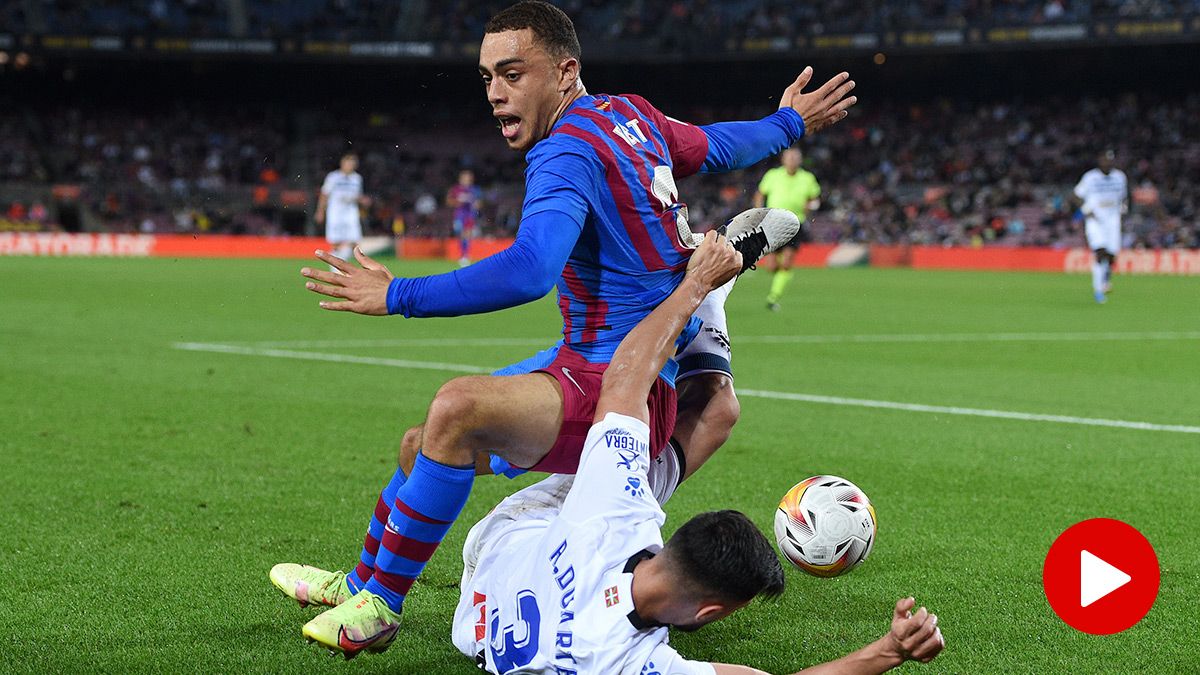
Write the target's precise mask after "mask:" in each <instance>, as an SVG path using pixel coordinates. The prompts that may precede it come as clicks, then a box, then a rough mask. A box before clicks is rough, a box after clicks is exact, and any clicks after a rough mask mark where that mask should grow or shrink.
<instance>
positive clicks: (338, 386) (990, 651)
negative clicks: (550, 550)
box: [0, 258, 1200, 673]
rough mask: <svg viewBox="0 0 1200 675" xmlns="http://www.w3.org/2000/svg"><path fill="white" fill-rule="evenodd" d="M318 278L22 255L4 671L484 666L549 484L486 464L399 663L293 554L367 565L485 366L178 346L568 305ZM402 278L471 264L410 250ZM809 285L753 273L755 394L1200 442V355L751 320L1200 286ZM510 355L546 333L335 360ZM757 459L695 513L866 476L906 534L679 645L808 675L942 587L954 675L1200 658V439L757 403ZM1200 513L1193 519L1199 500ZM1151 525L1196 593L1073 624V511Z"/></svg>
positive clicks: (247, 266)
mask: <svg viewBox="0 0 1200 675" xmlns="http://www.w3.org/2000/svg"><path fill="white" fill-rule="evenodd" d="M300 264H301V263H299V262H291V261H282V262H280V261H272V262H264V261H192V260H178V261H172V260H68V259H11V258H10V259H4V260H2V261H0V289H2V291H0V316H2V317H3V320H2V321H0V353H2V354H3V366H2V368H0V380H2V381H3V387H0V415H2V416H3V417H2V419H3V420H4V433H3V434H2V435H0V456H2V458H3V471H0V491H2V493H3V495H4V509H3V514H4V515H3V518H2V519H0V579H3V580H4V582H3V587H4V611H2V612H0V634H2V635H3V636H4V637H3V638H0V664H2V665H0V669H3V670H15V671H54V672H70V671H108V672H185V671H204V672H250V671H269V672H295V673H300V672H338V673H360V672H392V673H394V672H402V673H470V672H477V671H475V669H474V668H473V665H472V664H471V663H470V662H469V661H468V660H467V659H466V658H464V657H462V656H460V655H459V654H458V653H457V652H456V651H455V650H454V648H453V646H452V645H451V643H450V640H449V633H450V619H451V614H452V610H453V606H454V604H455V601H456V598H457V582H458V578H459V574H460V571H461V558H460V551H461V545H462V540H463V537H464V536H465V533H466V531H467V529H468V525H469V523H471V522H474V521H475V520H476V519H478V518H479V517H480V516H482V515H483V514H484V513H485V512H486V511H487V510H488V509H489V508H490V507H491V506H492V505H493V504H495V502H496V501H498V500H499V499H500V498H501V497H502V496H503V495H505V494H507V493H509V492H511V491H512V490H514V489H515V488H516V487H518V486H519V485H523V484H526V483H528V482H529V480H528V479H523V480H519V481H515V482H512V481H508V480H506V479H502V478H491V479H489V478H483V479H480V480H478V481H477V482H476V486H475V492H474V495H473V496H472V498H471V501H470V503H469V504H468V505H467V508H466V510H465V512H464V514H463V520H462V522H460V523H459V524H458V525H456V526H455V527H454V528H453V530H452V531H451V533H450V535H449V538H448V539H447V541H446V543H445V545H444V546H442V548H441V549H440V550H439V551H438V553H437V555H436V556H435V557H434V559H433V561H432V564H431V565H430V568H429V571H428V572H427V574H426V575H425V576H424V577H423V578H422V579H421V581H420V582H419V583H418V584H417V586H416V587H415V591H414V592H413V595H412V596H411V601H410V603H409V605H408V607H407V608H406V612H405V625H404V628H403V633H402V635H401V637H400V639H399V641H398V642H397V643H396V645H395V646H393V647H392V649H391V650H390V651H389V652H387V653H386V654H384V655H380V656H364V657H360V658H359V659H356V660H355V661H353V662H351V663H349V664H344V663H342V662H341V661H340V660H333V659H331V658H330V657H329V656H328V655H327V654H326V653H325V652H323V651H321V650H318V649H316V648H315V647H312V646H307V645H305V644H304V643H303V641H302V639H301V635H300V626H301V625H302V624H303V622H304V621H306V620H307V619H308V618H309V617H311V616H313V615H314V614H315V610H311V609H310V610H301V609H300V608H299V607H297V606H296V605H294V604H292V603H291V602H290V601H285V600H284V598H282V596H280V595H279V594H278V593H277V592H276V591H275V590H274V589H273V588H272V587H271V585H270V583H269V582H268V580H267V570H268V569H269V568H270V567H271V565H272V564H274V563H276V562H283V561H295V562H305V563H310V564H315V565H320V566H324V567H329V568H339V567H340V568H343V569H349V566H351V565H352V564H353V561H354V558H355V556H356V555H357V552H358V547H359V544H360V542H361V539H362V534H363V531H364V528H365V526H366V522H367V518H368V517H369V515H370V513H371V509H372V506H373V504H374V502H375V499H376V496H377V494H378V490H379V488H380V486H381V485H382V483H383V482H384V480H385V479H386V477H387V476H388V475H389V474H390V472H391V468H392V467H393V465H394V458H395V448H396V447H397V444H398V440H399V438H400V435H401V433H402V431H403V430H404V429H405V428H406V427H407V426H408V425H410V424H412V423H414V422H418V421H420V420H421V419H422V418H423V415H424V411H425V407H426V405H427V404H428V402H429V400H430V398H431V397H432V395H433V393H434V392H435V391H436V389H437V387H438V386H439V384H440V383H442V382H443V381H445V380H446V379H447V378H449V377H450V376H451V375H452V374H451V373H443V372H436V371H428V370H411V369H400V368H387V367H379V366H367V365H350V364H337V363H321V362H309V361H292V360H283V359H272V358H264V357H257V356H240V355H227V354H211V353H196V352H186V351H178V350H175V349H172V348H171V344H172V343H173V342H177V341H202V342H227V341H239V342H248V341H278V340H295V339H313V340H317V339H320V340H342V339H357V340H374V339H397V338H404V339H409V338H412V339H418V338H443V337H453V338H494V337H505V338H533V339H537V338H544V339H545V343H546V344H549V343H551V342H552V341H553V338H554V336H555V335H556V331H557V329H558V319H557V316H556V310H555V308H554V307H553V305H552V303H551V302H550V301H549V300H544V301H542V302H540V303H537V304H535V305H531V306H528V307H523V308H518V309H514V310H509V311H505V312H501V313H496V314H492V315H487V316H480V317H467V318H459V319H448V320H447V319H435V320H424V321H418V320H413V321H405V320H403V319H397V318H390V319H373V318H363V317H356V316H347V315H341V314H333V313H328V312H323V311H320V310H318V309H317V307H316V300H317V299H316V297H315V296H313V295H312V294H310V293H308V292H306V291H305V290H304V289H303V287H302V280H301V278H300V277H299V275H298V274H297V270H298V268H299V266H300ZM392 264H393V269H395V271H396V272H397V273H400V274H421V273H429V272H433V271H437V270H439V269H443V268H441V267H439V266H437V265H435V264H432V263H420V264H414V263H408V262H396V261H392ZM1115 282H1116V287H1117V290H1116V292H1115V293H1114V294H1113V295H1112V297H1111V300H1110V302H1109V303H1108V304H1107V305H1105V306H1102V307H1101V306H1096V305H1094V304H1093V303H1092V301H1091V297H1090V289H1089V283H1088V279H1086V278H1084V277H1083V276H1064V275H1027V274H986V273H951V272H926V273H920V272H912V271H885V270H867V269H851V270H799V271H797V273H796V278H795V280H794V281H793V283H792V286H791V288H790V289H789V292H788V294H787V295H786V296H785V298H784V301H783V302H784V306H785V309H784V311H783V312H782V313H779V314H771V313H768V312H767V311H765V309H764V307H763V305H764V300H763V298H764V297H765V294H766V289H767V284H768V283H769V274H768V273H766V272H764V271H759V272H756V273H751V274H750V275H748V276H747V277H746V278H745V279H743V280H742V281H741V282H739V285H738V287H737V289H736V290H735V292H734V294H733V296H732V299H731V300H730V305H729V307H730V316H731V325H732V330H733V335H734V344H735V357H734V364H735V369H736V371H737V374H738V384H739V386H740V387H742V388H746V389H767V390H775V391H790V392H804V393H815V394H824V395H832V396H847V397H858V398H873V399H884V400H895V401H905V402H915V403H925V404H933V405H960V406H966V407H975V408H996V409H1003V410H1017V411H1025V412H1037V413H1055V414H1065V415H1077V416H1084V417H1108V418H1116V419H1128V420H1140V421H1148V422H1158V423H1166V424H1193V425H1194V424H1196V423H1197V419H1198V418H1197V414H1196V409H1197V408H1196V403H1197V401H1200V377H1197V376H1198V375H1200V360H1198V359H1197V356H1198V355H1200V341H1197V340H1182V339H1181V340H1161V341H1146V342H1138V341H1062V342H1021V341H1014V342H981V341H963V342H940V343H938V342H935V343H921V342H914V343H826V344H762V343H749V342H747V343H745V344H739V343H738V342H737V338H738V336H752V335H793V334H811V335H833V334H896V333H905V334H913V333H919V334H939V333H996V332H1005V333H1008V332H1076V331H1080V332H1092V331H1097V332H1111V331H1148V330H1153V331H1197V330H1200V312H1198V311H1197V306H1198V301H1200V279H1195V278H1193V279H1186V278H1165V277H1134V278H1129V277H1118V278H1117V279H1116V280H1115ZM312 351H324V352H336V353H348V354H359V355H369V356H376V357H389V358H399V359H409V360H429V361H441V362H454V363H465V364H474V365H479V366H499V365H503V364H506V363H508V362H512V361H515V360H517V359H519V358H522V357H524V356H526V355H528V354H530V353H532V352H533V351H534V347H532V346H513V345H509V346H482V345H476V346H434V347H430V346H422V347H398V346H392V347H386V348H366V347H357V348H323V349H313V350H312ZM742 405H743V415H742V419H741V422H740V424H739V425H738V427H737V429H736V430H735V431H734V434H733V437H732V439H731V440H730V442H729V443H728V444H727V446H726V447H725V448H724V449H723V450H722V451H721V452H720V453H718V454H717V456H716V457H715V458H714V459H713V461H712V462H711V463H710V464H709V465H708V466H707V467H705V469H704V470H703V471H702V472H701V473H700V474H698V475H697V476H696V477H695V478H694V479H692V480H691V481H690V482H689V483H687V484H685V485H684V486H683V487H682V488H681V489H680V491H679V493H678V495H677V496H676V497H675V499H674V500H673V501H672V502H671V503H670V504H669V505H668V508H667V512H668V522H667V534H669V532H670V531H671V530H672V529H673V528H674V527H677V526H678V525H679V524H680V523H682V522H684V521H685V520H686V519H687V518H688V517H690V516H691V515H692V514H694V513H696V512H699V511H701V510H705V509H709V508H716V507H722V508H725V507H727V508H736V509H740V510H742V511H745V512H746V513H748V514H750V516H751V517H752V518H753V519H754V520H755V521H756V522H758V523H759V525H760V526H761V527H762V528H763V531H764V532H768V533H769V532H770V527H771V522H772V516H773V512H774V507H775V504H776V501H777V500H778V499H779V497H780V496H781V495H782V494H783V493H784V492H785V491H786V490H787V489H788V488H789V487H790V486H791V485H792V484H793V483H795V482H796V481H798V480H800V479H802V478H804V477H806V476H808V475H811V474H815V473H835V474H839V475H842V476H845V477H847V478H849V479H851V480H853V481H855V482H856V483H857V484H858V485H859V486H861V487H862V488H863V489H864V490H865V491H866V492H867V494H868V495H870V497H871V498H872V500H873V501H874V503H875V505H876V508H877V510H878V514H879V526H880V529H879V538H878V541H877V544H876V547H875V551H874V553H873V554H872V557H871V559H870V560H869V561H867V563H865V564H864V565H863V566H862V567H861V568H860V569H858V570H855V571H854V572H853V573H851V574H849V575H847V576H844V577H841V578H836V579H832V580H821V579H815V578H809V577H806V576H804V575H803V574H801V573H799V572H797V571H795V570H790V569H789V571H788V590H787V592H786V594H785V595H784V597H783V598H782V599H781V600H779V601H777V602H768V603H756V604H754V605H752V606H751V607H750V608H749V609H747V610H746V611H743V612H741V613H740V614H738V615H736V616H735V617H733V618H732V619H730V620H727V621H725V622H722V623H720V624H717V625H714V626H711V627H708V628H706V629H705V630H704V631H702V632H701V633H699V634H697V635H676V636H674V639H673V640H672V644H673V645H675V646H676V647H678V648H679V649H680V651H681V652H682V653H684V654H685V655H687V656H689V657H691V658H696V659H707V660H715V661H729V662H740V663H748V664H753V665H756V666H758V667H761V668H764V669H766V670H768V671H772V672H791V671H793V670H797V669H799V668H801V667H803V666H807V665H811V664H814V663H816V662H818V661H821V660H824V659H830V658H834V657H836V656H838V655H840V654H842V653H844V652H847V651H849V650H851V649H854V648H857V647H858V646H860V645H861V644H864V643H866V642H868V641H870V640H873V639H875V638H876V637H878V636H879V635H881V634H882V633H883V632H884V631H885V630H886V628H887V618H888V616H889V614H890V611H891V605H892V603H893V602H894V601H895V600H896V599H897V598H898V597H900V596H902V595H907V594H910V593H911V594H914V595H915V596H916V597H917V598H918V601H919V602H920V603H923V604H925V605H928V606H929V607H930V608H932V609H933V610H934V611H936V612H937V613H938V614H939V616H940V617H941V624H942V626H943V629H944V631H945V634H946V637H947V641H948V647H947V650H946V652H945V653H944V655H943V656H942V657H941V658H940V659H939V660H938V661H936V662H935V663H934V664H931V665H929V666H924V667H919V666H913V665H910V666H907V667H906V668H907V670H910V671H914V672H915V671H920V672H931V673H932V672H944V673H993V672H1005V673H1048V672H1070V673H1092V672H1112V673H1132V672H1143V673H1170V672H1179V673H1184V672H1196V671H1198V670H1200V656H1198V655H1197V652H1198V650H1197V643H1196V641H1195V640H1196V638H1195V636H1196V634H1197V616H1198V614H1197V612H1196V609H1195V598H1196V596H1197V594H1200V544H1198V543H1197V537H1196V534H1197V530H1196V528H1195V524H1194V520H1195V518H1194V513H1193V512H1192V509H1194V507H1195V504H1196V502H1195V494H1196V486H1197V484H1198V482H1197V478H1198V477H1200V452H1197V451H1198V450H1200V436H1196V435H1188V434H1180V433H1165V432H1154V431H1134V430H1125V429H1108V428H1098V427H1087V426H1074V425H1067V424H1055V423H1044V422H1025V421H1015V420H999V419H983V418H974V417H957V416H945V415H935V414H927V413H915V412H903V411H887V410H874V409H864V408H854V407H838V406H830V405H819V404H811V403H800V402H794V401H780V400H771V399H763V398H751V397H744V398H743V399H742ZM1189 504H1190V505H1191V506H1190V507H1189V506H1188V505H1189ZM1094 516H1109V517H1115V518H1120V519H1123V520H1125V521H1127V522H1129V523H1131V524H1133V525H1134V526H1136V527H1138V528H1139V529H1140V530H1141V531H1142V532H1143V533H1144V534H1145V535H1146V536H1147V537H1148V538H1149V539H1150V541H1151V542H1152V543H1153V544H1154V546H1155V547H1156V549H1157V552H1158V555H1159V559H1160V564H1161V567H1162V571H1163V575H1162V588H1161V591H1160V593H1159V597H1158V602H1157V604H1156V606H1155V608H1154V609H1153V610H1152V611H1151V612H1150V614H1149V615H1148V616H1147V617H1146V618H1145V619H1144V620H1143V621H1142V622H1141V623H1139V624H1138V625H1137V626H1135V627H1134V628H1133V629H1131V630H1129V631H1127V632H1125V633H1123V634H1119V635H1115V636H1109V637H1094V636H1088V635H1084V634H1081V633H1078V632H1076V631H1074V630H1073V629H1071V628H1069V627H1067V626H1066V625H1065V624H1063V623H1061V622H1060V621H1059V620H1058V619H1057V618H1056V617H1055V616H1054V615H1053V614H1052V612H1051V610H1050V608H1049V606H1048V604H1047V602H1046V600H1045V597H1044V596H1043V594H1042V589H1041V564H1042V559H1043V557H1044V555H1045V553H1046V550H1047V549H1048V547H1049V545H1050V543H1051V542H1052V541H1053V540H1054V538H1055V537H1056V536H1057V535H1058V534H1059V533H1060V532H1062V530H1064V529H1065V528H1066V527H1068V526H1069V525H1071V524H1072V523H1074V522H1076V521H1078V520H1081V519H1084V518H1088V517H1094Z"/></svg>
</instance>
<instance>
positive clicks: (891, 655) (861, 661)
mask: <svg viewBox="0 0 1200 675" xmlns="http://www.w3.org/2000/svg"><path fill="white" fill-rule="evenodd" d="M915 605H916V601H915V600H914V599H913V598H911V597H909V598H902V599H901V600H899V601H897V602H896V608H895V610H894V611H893V612H892V627H891V630H889V631H888V633H887V635H884V636H883V637H881V638H879V639H878V640H876V641H875V642H872V643H871V644H869V645H867V646H865V647H863V648H862V649H859V650H858V651H855V652H851V653H849V654H847V655H845V656H843V657H842V658H840V659H836V660H834V661H829V662H828V663H822V664H820V665H817V666H812V667H811V668H805V669H804V670H801V671H800V672H798V673H796V675H878V673H884V672H887V671H889V670H891V669H892V668H896V667H897V666H899V665H900V664H902V663H904V662H905V661H919V662H921V663H929V662H930V661H932V660H933V659H934V657H936V656H937V655H938V654H939V653H941V651H942V649H944V648H945V646H946V640H945V638H943V637H942V630H941V629H940V628H938V617H937V614H931V613H930V612H929V610H927V609H925V608H924V607H922V608H920V609H918V610H917V611H916V612H913V611H912V609H913V607H914V606H915ZM712 665H713V669H714V670H715V671H716V673H717V675H766V674H765V673H764V671H761V670H758V669H756V668H750V667H748V666H735V665H729V664H725V663H714V664H712Z"/></svg>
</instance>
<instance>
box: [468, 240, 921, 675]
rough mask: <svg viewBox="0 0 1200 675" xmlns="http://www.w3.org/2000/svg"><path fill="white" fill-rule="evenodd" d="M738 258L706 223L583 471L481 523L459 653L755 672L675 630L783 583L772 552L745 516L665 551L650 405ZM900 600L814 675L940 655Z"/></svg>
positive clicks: (556, 663) (698, 530)
mask: <svg viewBox="0 0 1200 675" xmlns="http://www.w3.org/2000/svg"><path fill="white" fill-rule="evenodd" d="M740 257H741V256H740V255H739V254H738V253H736V252H735V251H734V250H733V249H732V247H730V246H729V245H728V243H727V241H726V240H725V239H724V237H721V236H719V235H717V234H716V233H715V232H710V233H709V234H708V235H707V236H706V238H705V240H704V243H703V244H702V245H701V246H700V248H699V249H698V250H697V251H696V253H695V254H693V255H692V258H691V260H690V262H689V264H688V271H687V275H686V276H685V278H684V280H683V283H682V284H680V286H679V288H678V289H677V290H676V291H675V292H674V293H672V295H671V296H670V297H669V298H668V299H667V300H666V301H664V302H663V303H662V304H661V305H659V307H658V308H657V309H655V310H654V312H652V313H651V314H650V315H649V316H648V317H646V319H644V320H643V321H642V322H641V323H640V324H638V326H637V327H636V328H634V330H633V331H631V332H630V333H629V335H628V336H626V337H625V339H624V340H623V341H622V342H621V345H620V347H619V348H618V349H617V351H616V353H615V354H614V356H613V360H612V364H611V365H610V367H609V369H608V371H607V372H606V373H605V375H604V379H603V384H602V386H601V392H600V399H599V402H598V404H597V407H596V416H595V420H594V423H593V426H592V428H591V430H590V432H589V433H588V437H587V441H586V442H585V446H584V451H583V456H582V458H581V460H580V464H579V469H578V472H577V473H576V475H575V476H574V477H573V478H572V477H571V476H551V477H550V478H547V479H546V480H544V481H542V482H540V483H537V484H534V485H531V486H529V487H527V488H525V489H524V490H521V491H519V492H517V493H516V494H514V495H512V496H510V497H508V498H507V499H505V500H504V501H503V502H501V504H500V505H499V506H498V507H497V508H496V509H495V510H493V511H492V513H491V514H489V515H488V516H487V517H485V518H484V519H483V520H481V521H480V522H479V523H477V524H476V525H475V527H473V528H472V529H471V532H470V533H469V534H468V536H467V542H466V544H465V545H464V547H463V562H464V570H463V580H462V585H461V589H462V590H461V595H460V598H459V604H458V608H457V609H456V611H455V615H454V626H453V640H454V644H455V646H456V647H458V649H459V650H460V651H462V652H463V653H464V654H466V655H467V656H469V657H471V658H474V659H475V660H476V663H477V664H478V665H479V666H480V667H481V668H483V669H485V670H487V671H489V672H492V673H510V672H521V673H568V672H569V673H578V674H580V675H582V674H584V673H596V674H604V675H608V674H615V673H630V674H634V675H637V674H641V673H649V672H656V673H660V674H661V675H695V674H701V673H703V674H705V675H735V674H739V673H743V674H749V673H760V672H761V671H758V670H755V669H753V668H747V667H745V666H732V665H725V664H710V663H704V662H697V661H688V660H686V659H684V658H683V657H681V656H680V655H679V654H678V653H677V652H676V651H675V650H674V649H673V648H671V647H670V646H669V645H668V644H667V638H668V627H671V626H673V627H675V628H678V629H681V630H695V629H698V628H700V627H702V626H704V625H705V624H708V623H711V622H713V621H716V620H718V619H721V618H724V617H726V616H728V615H730V614H732V613H733V612H734V611H736V610H738V609H740V608H742V607H744V606H746V605H747V604H749V602H750V601H751V600H752V599H753V598H754V597H756V596H758V595H766V596H773V595H778V594H779V593H781V592H782V591H783V570H782V568H781V567H780V565H779V560H778V557H777V556H776V553H775V549H774V547H773V546H772V545H771V544H770V542H768V541H767V539H766V538H765V537H763V535H762V533H761V532H759V530H758V528H757V527H756V526H755V525H754V524H753V523H752V522H750V520H749V519H748V518H746V517H745V516H744V515H742V514H741V513H738V512H736V511H719V512H711V513H704V514H700V515H698V516H696V517H695V518H693V519H691V520H690V521H688V522H687V523H685V524H684V525H683V526H682V527H681V528H680V529H679V530H678V531H677V532H676V533H675V535H674V536H672V537H671V539H670V541H668V542H667V543H666V545H665V546H664V545H663V542H662V535H661V533H660V528H661V526H662V524H663V521H664V519H665V515H664V514H663V512H662V509H661V507H660V506H659V503H658V501H656V500H655V497H654V494H653V493H652V489H651V487H652V486H651V485H650V482H651V480H652V477H651V476H650V475H649V469H648V467H649V465H650V453H649V427H648V426H647V424H648V418H649V411H648V409H647V404H646V400H647V397H648V395H649V392H650V388H651V384H652V383H653V382H654V379H655V378H656V377H657V376H658V372H659V370H660V369H661V368H662V366H663V364H664V363H665V362H666V360H667V358H668V357H669V356H670V355H671V353H672V352H673V351H674V343H675V338H676V337H677V336H678V335H679V333H680V331H681V330H682V329H683V327H684V325H685V323H686V322H687V320H688V317H689V316H691V314H692V313H693V312H694V311H695V310H696V308H697V306H699V304H700V302H701V300H702V299H703V298H704V297H705V295H706V294H707V293H708V292H709V291H711V290H713V289H715V288H717V287H719V286H721V285H722V284H723V283H724V282H725V281H727V280H728V279H730V278H732V276H733V275H734V274H736V273H737V272H738V270H739V269H740V265H741V260H740ZM913 605H914V602H913V599H912V598H905V599H902V600H900V601H899V602H898V603H896V608H895V611H894V613H893V617H892V627H891V630H890V631H889V632H888V634H887V635H885V636H884V637H882V638H880V639H879V640H877V641H875V642H873V643H871V644H869V645H867V646H866V647H863V648H862V649H860V650H858V651H856V652H853V653H851V654H849V655H847V656H845V657H842V658H841V659H838V660H836V661H832V662H830V663H826V664H822V665H819V666H814V667H813V668H809V669H806V670H804V671H802V672H803V673H806V674H812V675H817V674H819V673H834V672H836V673H882V672H884V671H886V670H889V669H891V668H893V667H896V666H898V665H900V664H901V663H903V662H904V661H906V660H909V659H915V660H920V661H929V660H931V659H933V658H934V657H935V656H936V655H937V654H938V653H939V652H940V651H941V650H942V648H943V646H944V641H943V640H942V636H941V632H940V630H939V629H938V627H937V616H936V615H933V614H930V613H929V612H927V611H926V610H925V609H924V608H921V609H920V610H918V611H917V612H916V613H912V612H911V611H910V610H911V609H912V607H913Z"/></svg>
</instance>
